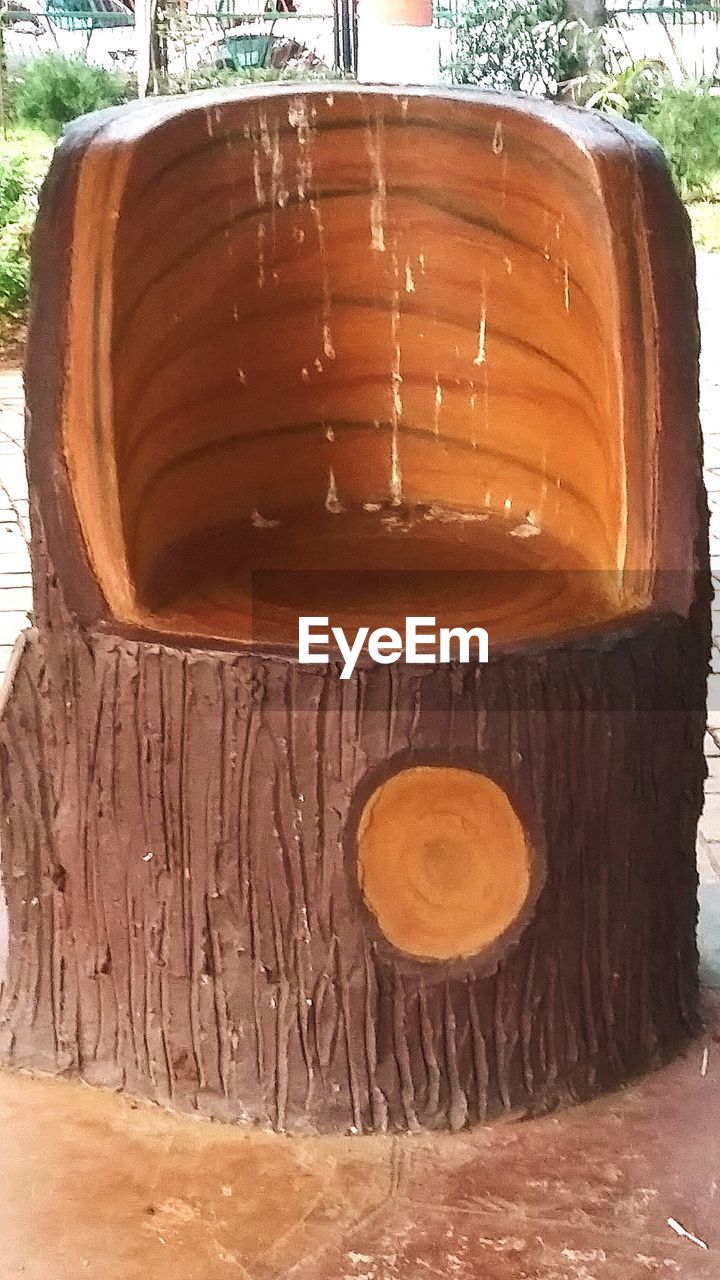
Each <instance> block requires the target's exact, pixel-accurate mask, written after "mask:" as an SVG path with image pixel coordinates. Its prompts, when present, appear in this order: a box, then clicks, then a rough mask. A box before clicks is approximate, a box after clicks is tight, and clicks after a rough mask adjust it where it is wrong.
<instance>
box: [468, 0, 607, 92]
mask: <svg viewBox="0 0 720 1280" xmlns="http://www.w3.org/2000/svg"><path fill="white" fill-rule="evenodd" d="M586 34H587V28H585V26H584V24H583V23H580V22H578V21H577V20H573V21H569V20H568V19H567V18H566V17H565V5H564V0H467V3H466V6H465V8H464V9H463V10H462V11H461V14H460V18H459V21H458V24H457V27H456V32H455V37H456V51H455V56H454V58H453V60H452V62H451V64H450V68H449V69H450V75H451V78H452V80H453V81H454V83H455V84H477V85H486V86H487V87H489V88H493V89H514V90H519V89H522V90H525V91H526V92H528V93H537V92H541V93H556V92H557V90H558V88H559V86H560V85H561V84H562V83H563V82H564V81H566V80H569V79H571V78H572V77H573V76H574V75H576V74H577V70H578V68H579V67H580V65H581V63H582V62H583V60H584V53H583V49H582V42H583V40H584V39H585V37H586Z"/></svg>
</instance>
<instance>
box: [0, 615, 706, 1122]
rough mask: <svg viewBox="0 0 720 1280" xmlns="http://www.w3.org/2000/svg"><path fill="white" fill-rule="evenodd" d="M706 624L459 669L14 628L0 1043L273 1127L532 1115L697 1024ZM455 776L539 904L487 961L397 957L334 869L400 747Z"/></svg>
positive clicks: (192, 1106)
mask: <svg viewBox="0 0 720 1280" xmlns="http://www.w3.org/2000/svg"><path fill="white" fill-rule="evenodd" d="M705 661H706V652H705V636H704V633H703V631H702V630H701V629H698V628H697V627H696V626H695V625H693V624H692V623H691V622H688V623H685V624H682V623H679V622H677V621H672V620H663V619H659V620H656V621H652V620H647V621H644V622H643V621H641V622H639V623H638V624H637V625H636V626H635V628H634V630H632V631H626V632H625V633H617V634H614V635H607V636H597V635H596V636H586V637H585V638H584V639H583V638H579V639H575V640H569V641H567V642H566V643H564V644H563V645H561V646H557V647H555V648H553V649H550V650H547V651H543V650H542V649H538V650H537V651H536V652H532V651H529V650H528V651H526V652H525V653H523V654H517V655H512V654H510V655H506V656H504V657H496V658H495V659H494V660H493V661H492V662H491V663H490V664H489V665H488V666H487V667H485V668H473V667H466V668H461V669H452V670H439V669H432V668H429V669H420V668H404V669H401V668H392V669H388V668H375V669H372V670H365V671H357V672H356V673H355V676H354V678H353V679H352V680H351V681H348V682H341V681H339V680H338V678H337V673H336V672H334V671H333V670H330V671H328V669H324V670H320V671H319V672H314V671H310V670H307V669H306V670H298V669H297V667H295V666H294V665H293V663H291V662H290V661H289V660H286V659H283V658H281V657H274V658H272V657H269V658H265V659H261V658H258V657H253V656H243V655H238V654H237V653H235V654H233V653H230V652H227V653H208V652H200V651H195V650H180V649H175V648H172V647H170V646H164V645H159V644H151V643H147V642H134V641H131V640H123V639H120V638H116V637H109V636H95V637H93V636H84V635H82V634H78V633H77V631H76V630H75V631H73V629H72V624H71V623H69V622H68V620H67V618H64V619H63V618H57V619H56V620H55V622H54V624H53V627H52V629H51V630H50V631H49V632H48V633H45V634H44V635H43V636H42V637H41V636H40V635H38V634H37V633H31V634H30V635H29V636H28V638H27V641H26V644H25V647H24V649H23V651H22V653H21V654H20V657H19V662H18V665H17V668H16V671H15V674H14V678H13V682H12V685H11V687H10V689H9V692H8V697H7V703H6V706H5V709H4V714H3V718H2V723H1V725H0V755H1V756H2V761H1V763H2V777H3V787H4V794H3V828H2V830H3V877H4V883H5V886H6V894H7V898H8V908H9V918H10V961H9V970H8V975H7V980H6V982H5V985H4V987H3V991H2V1001H1V1003H0V1054H1V1055H2V1056H3V1057H4V1058H5V1060H6V1061H9V1062H11V1063H14V1064H18V1065H33V1066H36V1067H40V1068H43V1069H47V1070H50V1071H61V1072H66V1073H70V1074H78V1075H80V1076H82V1077H83V1078H84V1079H85V1080H87V1081H95V1082H98V1083H104V1084H108V1085H111V1086H113V1087H118V1088H123V1089H126V1090H127V1091H128V1092H130V1093H133V1094H137V1095H145V1096H149V1097H151V1098H154V1099H156V1100H158V1101H162V1102H168V1103H171V1104H172V1105H173V1106H175V1107H178V1108H180V1109H187V1110H191V1111H199V1112H201V1113H204V1114H209V1115H212V1116H215V1117H221V1118H227V1119H236V1120H247V1121H251V1122H254V1123H259V1124H263V1125H267V1126H273V1127H275V1128H277V1129H280V1130H282V1129H285V1128H295V1129H302V1128H306V1129H311V1130H312V1129H320V1130H332V1129H335V1130H341V1131H342V1130H347V1129H350V1130H353V1131H367V1130H384V1129H387V1128H390V1129H402V1128H407V1129H411V1130H412V1129H416V1128H418V1127H419V1126H424V1127H428V1128H441V1127H450V1128H453V1129H456V1130H457V1129H460V1128H462V1127H463V1126H464V1125H465V1124H466V1123H473V1122H478V1121H480V1122H482V1121H483V1120H485V1119H486V1118H487V1117H489V1116H495V1115H498V1114H500V1113H503V1112H511V1111H516V1112H517V1111H520V1112H530V1113H533V1112H535V1113H537V1112H538V1111H541V1110H543V1109H545V1108H548V1107H551V1106H553V1105H554V1104H556V1103H557V1102H559V1101H565V1100H572V1099H578V1098H584V1097H587V1096H589V1095H591V1094H593V1093H594V1092H596V1091H597V1090H598V1089H600V1088H603V1087H609V1086H612V1085H614V1084H616V1083H617V1082H619V1081H623V1080H627V1079H629V1078H631V1077H632V1076H633V1075H635V1074H637V1073H638V1072H640V1071H642V1070H644V1069H646V1068H647V1067H648V1066H650V1065H652V1064H655V1063H657V1062H659V1061H663V1060H666V1059H667V1058H669V1057H670V1056H671V1055H672V1054H673V1053H674V1052H675V1051H676V1050H677V1049H678V1047H679V1046H680V1045H681V1044H683V1043H684V1042H686V1040H687V1037H688V1035H689V1034H690V1033H691V1032H692V1030H693V1029H694V1027H695V1025H696V996H697V977H696V971H697V953H696V948H695V941H694V928H695V918H696V879H697V878H696V871H695V860H694V835H695V825H696V821H697V816H698V813H699V810H700V805H701V802H702V780H703V776H704V760H703V755H702V733H703V724H704V672H705ZM428 758H430V759H434V760H438V761H440V762H449V763H452V762H454V763H462V764H467V763H471V764H473V765H474V766H475V767H478V768H480V769H482V770H484V771H486V772H488V773H489V774H490V775H491V776H492V777H493V778H494V779H495V780H496V781H497V782H498V783H499V784H500V785H501V786H502V787H504V789H505V790H506V791H507V793H508V796H509V797H510V799H511V801H512V803H513V804H514V806H515V808H516V810H517V812H518V813H519V815H520V817H521V819H522V821H523V822H524V824H525V829H526V831H527V833H528V839H529V841H530V843H531V845H532V847H533V850H534V854H535V858H536V865H537V867H539V868H541V873H542V874H541V879H542V880H544V883H542V885H541V884H540V883H538V886H537V888H538V890H541V891H540V896H539V899H538V901H537V904H536V905H535V906H534V909H533V911H532V912H531V914H530V915H529V917H528V919H527V920H526V921H525V922H524V923H525V928H524V931H523V932H522V933H521V935H520V936H519V937H514V938H509V937H508V938H506V939H505V941H504V945H505V950H504V951H503V950H502V949H499V950H498V952H497V954H495V955H484V956H482V957H479V958H476V959H474V960H468V961H466V962H463V963H454V964H453V963H451V964H449V965H448V964H444V963H438V964H435V965H428V964H425V963H422V962H417V961H412V960H410V959H409V958H403V957H402V956H401V955H400V954H399V953H398V952H395V951H393V949H392V948H391V947H390V946H389V944H388V943H387V942H386V941H385V940H383V939H382V937H381V936H380V935H379V932H378V930H377V928H376V926H375V925H374V922H373V920H372V918H371V917H370V915H369V913H368V912H367V910H366V908H365V906H364V904H363V901H362V898H361V895H360V893H359V890H358V887H357V884H356V881H355V873H354V869H353V867H354V863H353V850H352V848H351V847H350V846H351V843H352V842H351V840H350V837H349V835H348V832H352V828H353V823H354V821H355V818H356V816H357V810H358V806H359V805H360V804H361V803H362V802H364V799H365V798H366V795H367V786H368V780H370V781H372V783H373V785H374V784H375V783H377V781H379V780H381V779H382V777H383V776H387V772H388V770H389V769H391V768H392V767H393V766H394V764H395V763H396V762H397V761H398V760H406V761H407V762H418V761H424V760H427V759H428Z"/></svg>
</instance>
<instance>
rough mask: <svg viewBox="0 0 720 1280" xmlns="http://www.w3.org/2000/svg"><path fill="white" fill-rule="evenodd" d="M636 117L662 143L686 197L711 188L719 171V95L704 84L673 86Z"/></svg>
mask: <svg viewBox="0 0 720 1280" xmlns="http://www.w3.org/2000/svg"><path fill="white" fill-rule="evenodd" d="M635 119H636V120H637V122H638V124H641V125H642V126H643V128H645V129H647V131H648V133H651V134H652V136H653V137H654V138H656V139H657V141H658V142H659V143H660V146H661V147H662V149H663V151H664V152H665V155H666V156H667V159H668V164H669V165H670V170H671V172H672V175H673V178H674V179H675V183H676V185H677V188H678V191H679V192H680V195H681V196H682V198H683V199H684V200H694V199H698V198H701V197H703V196H707V195H709V194H710V193H711V192H712V188H713V184H714V182H715V181H716V180H717V177H718V174H720V98H717V97H715V96H714V95H713V94H711V93H710V92H709V91H708V88H707V87H706V86H704V85H696V84H686V85H680V86H679V87H675V86H673V87H672V88H670V89H667V90H666V91H665V92H664V93H663V95H662V97H661V98H660V101H659V102H657V103H653V104H652V105H651V106H650V107H649V109H646V110H644V111H639V112H638V113H637V115H636V116H635Z"/></svg>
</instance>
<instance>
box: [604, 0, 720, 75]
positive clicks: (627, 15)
mask: <svg viewBox="0 0 720 1280" xmlns="http://www.w3.org/2000/svg"><path fill="white" fill-rule="evenodd" d="M607 8H608V14H609V22H608V24H607V27H606V28H605V31H606V37H607V45H608V48H609V51H610V55H611V60H612V61H614V62H615V64H616V66H617V68H618V70H621V69H622V68H623V67H624V66H627V65H629V64H630V63H632V62H637V61H638V60H639V59H641V58H658V59H660V60H661V61H662V62H664V63H665V65H666V66H667V67H668V68H669V70H670V71H671V72H672V74H673V75H674V76H675V77H676V78H677V79H684V78H687V77H689V78H691V79H695V80H701V79H717V78H718V76H719V75H720V0H608V4H607Z"/></svg>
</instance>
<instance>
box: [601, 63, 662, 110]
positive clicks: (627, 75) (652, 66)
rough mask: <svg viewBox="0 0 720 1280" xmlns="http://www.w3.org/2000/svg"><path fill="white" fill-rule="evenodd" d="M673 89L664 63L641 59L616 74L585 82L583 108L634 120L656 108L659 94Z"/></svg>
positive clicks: (660, 96)
mask: <svg viewBox="0 0 720 1280" xmlns="http://www.w3.org/2000/svg"><path fill="white" fill-rule="evenodd" d="M672 87H673V81H672V77H671V75H670V72H669V71H668V69H667V67H666V66H665V63H664V62H660V61H659V60H657V59H654V58H642V59H641V60H640V61H639V62H634V63H633V64H632V66H630V67H626V68H625V70H624V71H620V72H618V73H617V74H616V75H599V76H595V77H593V80H592V81H589V82H588V88H589V89H590V90H591V92H590V94H589V96H585V100H584V105H585V106H586V107H595V108H596V109H597V110H598V111H604V112H606V113H607V114H609V115H618V116H624V117H625V118H626V119H628V120H637V119H639V117H640V116H641V115H647V114H648V113H649V112H651V111H652V110H653V109H654V108H655V107H657V106H659V105H660V103H661V101H662V98H663V95H664V94H665V93H667V92H669V91H670V90H671V89H672Z"/></svg>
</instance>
